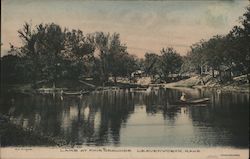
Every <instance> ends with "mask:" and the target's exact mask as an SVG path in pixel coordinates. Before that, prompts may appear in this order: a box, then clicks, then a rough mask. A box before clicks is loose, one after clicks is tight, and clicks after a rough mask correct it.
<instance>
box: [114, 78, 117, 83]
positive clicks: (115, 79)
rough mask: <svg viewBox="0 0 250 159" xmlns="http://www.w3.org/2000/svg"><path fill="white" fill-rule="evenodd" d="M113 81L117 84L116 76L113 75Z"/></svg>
mask: <svg viewBox="0 0 250 159" xmlns="http://www.w3.org/2000/svg"><path fill="white" fill-rule="evenodd" d="M114 82H115V84H117V77H116V76H114Z"/></svg>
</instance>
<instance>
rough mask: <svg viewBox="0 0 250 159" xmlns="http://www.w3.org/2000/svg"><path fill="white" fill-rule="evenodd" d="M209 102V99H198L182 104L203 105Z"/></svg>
mask: <svg viewBox="0 0 250 159" xmlns="http://www.w3.org/2000/svg"><path fill="white" fill-rule="evenodd" d="M209 100H210V98H200V99H194V100H188V101H185V102H184V103H187V104H203V103H207V102H208V101H209Z"/></svg>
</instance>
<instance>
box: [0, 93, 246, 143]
mask: <svg viewBox="0 0 250 159" xmlns="http://www.w3.org/2000/svg"><path fill="white" fill-rule="evenodd" d="M182 92H185V93H186V94H187V96H188V97H189V98H194V99H195V98H201V97H209V98H210V99H211V100H210V102H209V103H208V104H205V105H204V104H203V105H196V106H188V105H185V104H176V102H177V101H178V99H179V98H180V96H181V93H182ZM1 100H2V101H1V107H0V112H1V113H2V114H9V115H11V122H12V123H14V124H17V125H20V126H22V127H23V128H24V129H30V128H32V129H33V131H34V132H38V133H40V134H44V135H49V136H52V137H57V138H61V139H64V140H66V141H67V142H68V143H70V144H74V145H75V144H76V145H90V146H132V147H133V146H142V147H192V148H195V147H204V148H206V147H233V148H248V140H249V134H248V132H249V94H248V93H245V94H244V93H226V92H216V91H210V90H199V89H187V88H185V89H184V88H183V89H182V88H179V89H159V90H158V89H157V90H153V91H151V92H143V91H134V90H132V89H130V90H129V89H127V90H107V91H95V92H92V93H91V94H90V95H86V96H83V97H82V98H81V97H78V96H63V97H60V96H56V97H53V96H42V95H35V96H27V95H20V94H15V95H14V94H12V95H10V94H8V95H6V96H4V97H3V99H1Z"/></svg>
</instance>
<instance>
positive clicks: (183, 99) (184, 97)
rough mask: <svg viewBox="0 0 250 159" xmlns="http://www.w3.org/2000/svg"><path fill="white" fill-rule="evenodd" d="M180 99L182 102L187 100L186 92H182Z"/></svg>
mask: <svg viewBox="0 0 250 159" xmlns="http://www.w3.org/2000/svg"><path fill="white" fill-rule="evenodd" d="M180 100H181V101H182V102H186V101H187V98H186V94H185V93H182V95H181V98H180Z"/></svg>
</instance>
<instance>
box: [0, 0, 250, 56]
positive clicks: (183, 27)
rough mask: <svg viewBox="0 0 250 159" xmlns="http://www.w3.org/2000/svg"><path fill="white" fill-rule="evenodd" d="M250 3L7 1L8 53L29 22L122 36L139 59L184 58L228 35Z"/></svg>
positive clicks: (4, 36) (220, 0)
mask: <svg viewBox="0 0 250 159" xmlns="http://www.w3.org/2000/svg"><path fill="white" fill-rule="evenodd" d="M248 4H249V1H248V0H175V1H174V0H171V1H142V0H141V1H132V0H130V1H93V0H92V1H80V0H41V1H39V0H2V10H1V12H2V14H1V16H2V22H1V25H2V31H1V38H2V43H3V46H2V47H1V49H2V50H7V49H8V48H9V42H11V43H12V44H14V45H16V46H20V45H21V41H20V39H19V38H18V36H17V30H18V29H20V28H22V25H23V24H24V22H25V21H27V22H32V24H33V26H35V25H37V24H39V23H51V22H54V23H57V24H59V25H61V26H62V27H67V28H69V29H81V30H82V31H83V32H85V33H91V32H95V31H104V32H111V33H113V32H118V33H120V34H121V39H122V41H123V42H124V43H126V44H127V46H128V51H129V52H130V53H132V54H135V55H137V56H139V57H143V56H144V53H145V52H159V51H160V50H161V48H163V47H168V46H170V47H174V48H175V49H176V50H177V51H178V52H179V53H181V54H182V55H184V54H186V52H187V50H188V49H189V46H190V45H191V44H193V43H195V42H198V41H199V40H201V39H207V38H209V37H211V36H213V35H216V34H226V33H228V32H229V30H230V29H231V28H232V27H233V26H234V25H236V24H238V23H239V21H238V17H239V16H241V15H242V14H243V13H244V12H245V7H246V6H247V5H248Z"/></svg>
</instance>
